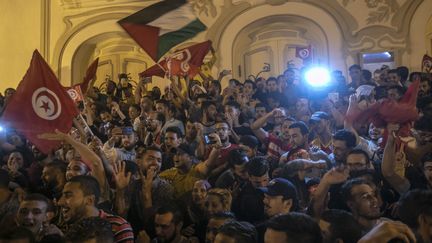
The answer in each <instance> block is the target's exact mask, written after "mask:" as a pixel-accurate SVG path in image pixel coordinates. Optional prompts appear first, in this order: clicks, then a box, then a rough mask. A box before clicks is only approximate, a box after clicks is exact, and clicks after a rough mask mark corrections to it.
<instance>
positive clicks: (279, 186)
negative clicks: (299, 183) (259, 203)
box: [260, 178, 297, 201]
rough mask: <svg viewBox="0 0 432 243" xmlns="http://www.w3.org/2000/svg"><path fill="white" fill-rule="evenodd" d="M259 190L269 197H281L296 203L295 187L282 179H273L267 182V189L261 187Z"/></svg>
mask: <svg viewBox="0 0 432 243" xmlns="http://www.w3.org/2000/svg"><path fill="white" fill-rule="evenodd" d="M260 190H261V191H262V192H264V194H266V195H269V196H283V198H289V199H293V201H297V190H296V187H295V186H294V185H293V184H292V183H291V182H290V181H289V180H287V179H284V178H275V179H273V180H271V181H270V182H269V184H268V186H267V187H261V188H260Z"/></svg>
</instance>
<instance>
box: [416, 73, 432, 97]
mask: <svg viewBox="0 0 432 243" xmlns="http://www.w3.org/2000/svg"><path fill="white" fill-rule="evenodd" d="M419 88H420V90H419V92H418V96H419V97H425V96H428V95H430V94H431V84H430V81H429V79H428V78H427V77H422V79H421V80H420V87H419Z"/></svg>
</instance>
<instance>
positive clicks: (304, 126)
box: [289, 121, 309, 135]
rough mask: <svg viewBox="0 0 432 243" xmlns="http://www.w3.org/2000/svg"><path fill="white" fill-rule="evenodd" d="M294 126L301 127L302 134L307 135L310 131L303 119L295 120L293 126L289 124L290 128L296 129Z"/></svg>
mask: <svg viewBox="0 0 432 243" xmlns="http://www.w3.org/2000/svg"><path fill="white" fill-rule="evenodd" d="M294 128H298V129H300V132H301V134H302V135H306V134H308V133H309V129H308V127H307V126H306V124H305V123H304V122H302V121H297V122H294V123H293V124H291V126H289V129H294Z"/></svg>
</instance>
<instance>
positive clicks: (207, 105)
mask: <svg viewBox="0 0 432 243" xmlns="http://www.w3.org/2000/svg"><path fill="white" fill-rule="evenodd" d="M212 105H214V106H216V107H217V105H216V103H215V102H213V101H210V100H206V101H204V102H203V103H202V105H201V109H202V110H207V109H208V108H209V107H210V106H212Z"/></svg>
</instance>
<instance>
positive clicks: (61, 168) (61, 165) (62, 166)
mask: <svg viewBox="0 0 432 243" xmlns="http://www.w3.org/2000/svg"><path fill="white" fill-rule="evenodd" d="M45 167H46V168H52V169H54V170H56V171H57V172H59V173H60V174H66V169H67V165H66V163H65V162H64V161H62V160H59V159H54V160H53V161H52V162H51V163H48V164H46V165H45Z"/></svg>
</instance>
